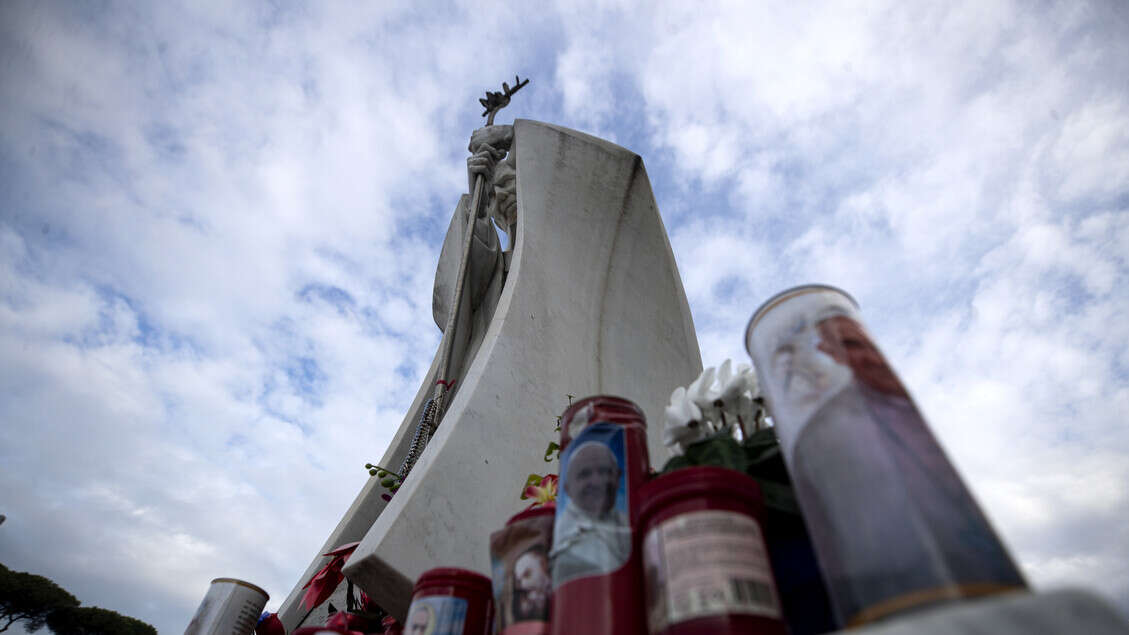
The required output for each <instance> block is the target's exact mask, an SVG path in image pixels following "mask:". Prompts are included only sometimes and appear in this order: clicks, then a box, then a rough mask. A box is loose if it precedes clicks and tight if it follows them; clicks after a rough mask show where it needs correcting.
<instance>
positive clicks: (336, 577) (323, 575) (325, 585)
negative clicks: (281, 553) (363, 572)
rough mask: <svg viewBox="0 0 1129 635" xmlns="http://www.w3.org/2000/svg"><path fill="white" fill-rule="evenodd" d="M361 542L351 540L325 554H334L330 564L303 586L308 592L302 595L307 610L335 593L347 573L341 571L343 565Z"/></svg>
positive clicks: (303, 604)
mask: <svg viewBox="0 0 1129 635" xmlns="http://www.w3.org/2000/svg"><path fill="white" fill-rule="evenodd" d="M359 544H361V543H360V542H350V543H348V544H345V545H341V546H340V547H338V548H336V549H334V550H333V551H330V552H329V553H326V554H323V555H326V556H333V559H332V560H330V561H329V564H327V565H325V566H324V567H322V568H321V570H320V571H318V572H317V573H315V574H314V576H313V577H312V578H310V581H309V582H307V583H306V584H305V586H303V587H302V588H303V589H306V594H305V595H303V596H302V606H303V607H305V609H306V610H307V611H310V610H313V608H314V607H316V606H318V605H320V604H321V603H322V602H325V601H326V600H328V599H329V596H331V595H333V592H334V591H335V590H336V589H337V585H338V584H341V581H342V580H344V579H345V574H344V573H342V572H341V567H344V566H345V563H346V562H347V561H348V560H349V556H351V555H353V552H354V551H356V549H357V545H359Z"/></svg>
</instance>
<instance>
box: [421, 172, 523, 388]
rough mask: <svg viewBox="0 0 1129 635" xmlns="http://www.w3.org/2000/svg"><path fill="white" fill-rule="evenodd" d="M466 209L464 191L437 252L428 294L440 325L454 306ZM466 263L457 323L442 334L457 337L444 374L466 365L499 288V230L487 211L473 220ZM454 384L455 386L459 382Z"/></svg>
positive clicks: (501, 267)
mask: <svg viewBox="0 0 1129 635" xmlns="http://www.w3.org/2000/svg"><path fill="white" fill-rule="evenodd" d="M469 208H470V197H469V196H467V195H466V194H464V195H463V196H462V197H461V198H460V199H459V204H458V205H457V206H456V207H455V213H454V214H452V216H451V225H450V227H448V228H447V237H446V238H445V239H444V240H443V248H442V250H441V251H440V252H439V266H438V267H436V269H435V286H434V288H433V291H432V298H431V313H432V317H434V318H435V324H436V326H438V327H439V330H443V329H444V328H446V326H447V320H448V317H449V316H450V313H451V310H452V307H451V303H452V302H453V301H454V299H455V284H456V282H457V280H458V275H459V263H460V261H461V260H462V256H463V253H462V252H463V238H464V236H465V235H466V229H467V220H468V215H469V213H470V211H469ZM466 267H467V274H466V280H465V281H464V284H465V285H466V288H465V290H464V291H463V299H462V304H463V307H462V311H461V313H460V314H459V316H458V317H459V322H457V323H456V328H455V332H454V333H444V334H443V336H444V337H445V338H446V337H454V338H455V342H454V345H453V346H452V349H451V364H450V370H449V372H450V374H449V376H448V379H457V378H458V377H459V376H460V375H461V371H462V368H463V367H464V364H463V361H464V360H465V359H469V358H472V357H474V353H475V352H476V351H477V349H478V345H479V344H480V343H481V342H482V336H483V334H485V332H486V327H487V326H488V325H489V322H490V318H491V317H492V316H493V314H494V308H495V307H496V306H497V304H498V298H499V296H500V295H501V293H502V284H503V283H504V280H505V258H503V255H502V249H501V243H500V242H499V240H498V232H497V231H496V230H495V228H494V223H493V221H491V219H490V216H489V215H485V216H484V217H482V218H476V219H475V221H474V237H473V238H472V240H471V246H470V257H469V259H468V262H467V263H466ZM455 388H456V389H457V388H458V385H457V384H456V386H455ZM452 397H453V395H452Z"/></svg>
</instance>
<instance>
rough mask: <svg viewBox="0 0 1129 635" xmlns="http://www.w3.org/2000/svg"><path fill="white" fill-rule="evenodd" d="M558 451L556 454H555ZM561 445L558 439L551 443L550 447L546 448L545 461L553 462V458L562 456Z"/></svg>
mask: <svg viewBox="0 0 1129 635" xmlns="http://www.w3.org/2000/svg"><path fill="white" fill-rule="evenodd" d="M554 453H556V456H553V454H554ZM560 454H561V445H560V444H559V443H557V442H556V441H553V442H551V443H549V447H547V448H545V462H546V463H551V462H552V461H553V459H555V458H560Z"/></svg>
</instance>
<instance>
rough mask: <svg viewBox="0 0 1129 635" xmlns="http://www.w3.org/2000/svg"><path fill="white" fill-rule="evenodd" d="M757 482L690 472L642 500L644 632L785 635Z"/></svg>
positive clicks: (657, 483) (728, 473) (663, 480)
mask: <svg viewBox="0 0 1129 635" xmlns="http://www.w3.org/2000/svg"><path fill="white" fill-rule="evenodd" d="M762 515H763V503H762V499H761V491H760V486H759V485H758V484H757V482H756V481H755V480H753V479H752V478H750V477H749V476H746V475H745V474H742V473H741V472H738V471H736V470H730V469H727V468H723V467H711V466H704V467H688V468H683V469H681V470H675V471H673V472H670V473H667V474H664V475H662V476H659V477H658V478H656V479H654V480H652V481H651V482H649V483H647V484H646V485H644V486H643V488H642V489H641V490H640V492H639V525H638V526H639V531H638V532H637V538H638V542H639V545H640V547H641V548H640V551H641V552H642V561H643V578H644V589H645V596H646V597H645V606H646V612H647V628H648V632H649V633H651V635H659V634H662V635H696V634H698V633H716V634H720V635H725V634H729V633H754V634H757V635H762V634H763V635H786V633H787V632H788V629H787V627H786V626H785V623H784V621H783V619H782V615H781V611H780V600H779V596H778V594H777V590H776V583H775V581H774V580H773V577H772V566H771V564H770V562H769V558H768V549H767V548H766V547H765V542H764V534H763V532H762V531H761V520H762Z"/></svg>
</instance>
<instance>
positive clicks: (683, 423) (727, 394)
mask: <svg viewBox="0 0 1129 635" xmlns="http://www.w3.org/2000/svg"><path fill="white" fill-rule="evenodd" d="M757 393H758V385H757V377H756V374H755V373H753V369H752V367H750V366H749V365H748V364H741V365H739V366H737V370H736V372H734V371H733V361H732V360H729V359H727V360H725V361H724V362H722V364H721V366H719V367H718V368H717V369H716V370H715V369H714V368H712V367H710V368H706V369H704V370H703V371H702V374H701V375H699V376H698V378H697V379H695V380H694V381H693V382H691V383H690V385H689V386H687V387H685V388H683V387H681V386H679V387H678V388H676V389H675V390H674V392H673V393H671V395H670V405H668V406H667V407H666V428H665V429H664V431H663V440H664V442H665V443H666V445H667V446H668V447H670V448H671V449H672V450H673V451H674V452H675V453H676V454H681V453H682V452H683V451H685V449H686V446H688V445H690V444H691V443H694V442H696V441H700V440H702V439H704V438H706V437H708V436H710V435H712V434H714V433H722V434H730V433H731V432H732V430H733V428H734V427H735V426H737V425H738V424H740V426H741V430H742V434H746V433H748V432H749V429H748V427H747V426H749V425H752V424H753V422H754V421H755V418H756V413H757V405H756V403H755V402H754V401H753V400H754V399H755V398H756V397H757Z"/></svg>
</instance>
